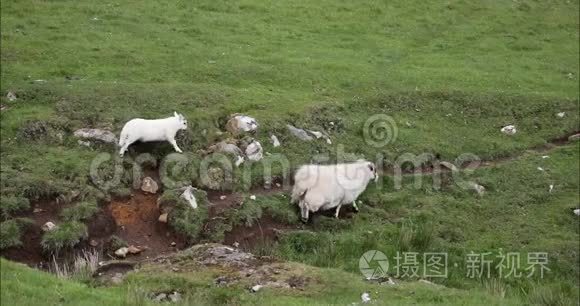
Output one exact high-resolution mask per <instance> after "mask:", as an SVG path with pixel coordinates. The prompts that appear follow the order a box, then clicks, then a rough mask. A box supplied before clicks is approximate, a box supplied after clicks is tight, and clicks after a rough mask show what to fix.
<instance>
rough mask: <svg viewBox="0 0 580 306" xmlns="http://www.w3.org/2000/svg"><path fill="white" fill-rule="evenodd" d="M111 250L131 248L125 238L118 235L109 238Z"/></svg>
mask: <svg viewBox="0 0 580 306" xmlns="http://www.w3.org/2000/svg"><path fill="white" fill-rule="evenodd" d="M108 245H109V248H110V249H111V250H112V251H115V250H118V249H120V248H122V247H126V246H129V244H128V243H127V241H125V240H123V238H121V237H119V236H117V235H113V236H111V237H110V238H109V243H108Z"/></svg>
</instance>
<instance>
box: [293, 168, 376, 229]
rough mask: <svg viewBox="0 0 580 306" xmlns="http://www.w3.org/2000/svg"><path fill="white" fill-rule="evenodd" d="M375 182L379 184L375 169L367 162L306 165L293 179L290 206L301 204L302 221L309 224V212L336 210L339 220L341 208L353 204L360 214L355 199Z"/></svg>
mask: <svg viewBox="0 0 580 306" xmlns="http://www.w3.org/2000/svg"><path fill="white" fill-rule="evenodd" d="M373 179H374V180H375V182H376V181H377V180H378V175H377V171H376V167H375V165H374V164H373V163H372V162H369V161H365V160H359V161H357V162H354V163H348V164H337V165H304V166H302V167H300V168H299V169H298V171H296V174H295V175H294V187H293V189H292V199H291V202H292V203H296V202H298V206H299V207H300V213H301V215H302V220H303V221H308V215H309V212H317V211H318V210H320V209H322V210H327V209H332V208H334V207H336V212H335V217H336V218H338V214H339V212H340V208H341V206H342V205H345V204H349V203H352V205H353V206H354V208H355V210H356V211H358V206H357V205H356V199H357V198H358V196H359V195H360V194H361V193H362V192H363V191H364V190H365V189H366V187H367V185H368V183H369V182H370V181H371V180H373Z"/></svg>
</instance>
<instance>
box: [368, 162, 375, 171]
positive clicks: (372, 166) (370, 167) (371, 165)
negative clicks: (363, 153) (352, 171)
mask: <svg viewBox="0 0 580 306" xmlns="http://www.w3.org/2000/svg"><path fill="white" fill-rule="evenodd" d="M368 166H369V169H371V171H375V164H373V163H371V162H369V164H368Z"/></svg>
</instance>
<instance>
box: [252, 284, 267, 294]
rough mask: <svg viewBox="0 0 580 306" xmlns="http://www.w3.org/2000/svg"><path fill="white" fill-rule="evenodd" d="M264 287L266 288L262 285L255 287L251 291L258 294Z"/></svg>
mask: <svg viewBox="0 0 580 306" xmlns="http://www.w3.org/2000/svg"><path fill="white" fill-rule="evenodd" d="M262 287H264V286H262V285H254V286H253V287H252V288H250V291H251V292H258V291H260V289H262Z"/></svg>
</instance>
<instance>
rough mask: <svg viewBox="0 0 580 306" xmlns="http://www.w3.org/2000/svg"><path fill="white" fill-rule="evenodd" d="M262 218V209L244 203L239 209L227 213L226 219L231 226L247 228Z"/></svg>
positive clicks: (249, 203) (252, 204) (246, 202)
mask: <svg viewBox="0 0 580 306" xmlns="http://www.w3.org/2000/svg"><path fill="white" fill-rule="evenodd" d="M261 217H262V207H260V205H257V204H256V203H252V202H248V201H245V202H244V203H243V204H242V206H241V207H239V208H236V209H231V210H229V211H228V212H227V218H228V219H229V220H230V221H231V222H232V224H233V225H240V224H244V225H245V226H247V227H250V226H252V225H254V223H255V222H256V221H258V220H259V219H260V218H261Z"/></svg>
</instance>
